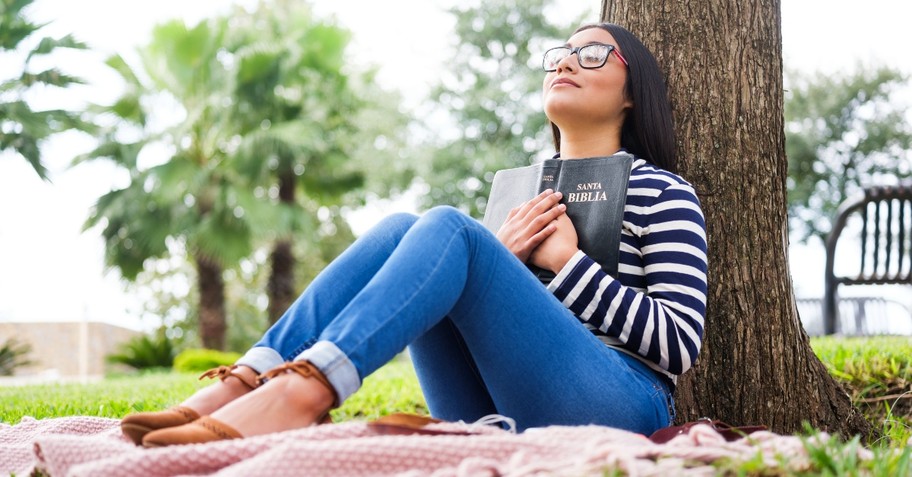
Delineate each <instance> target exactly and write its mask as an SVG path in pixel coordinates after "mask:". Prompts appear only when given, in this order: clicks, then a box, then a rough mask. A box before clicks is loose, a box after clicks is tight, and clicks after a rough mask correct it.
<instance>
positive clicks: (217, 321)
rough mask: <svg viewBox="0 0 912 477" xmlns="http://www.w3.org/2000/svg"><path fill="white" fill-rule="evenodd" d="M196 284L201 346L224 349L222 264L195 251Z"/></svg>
mask: <svg viewBox="0 0 912 477" xmlns="http://www.w3.org/2000/svg"><path fill="white" fill-rule="evenodd" d="M193 259H194V261H195V262H196V274H197V285H198V286H199V294H200V306H199V334H200V340H201V341H202V344H203V347H204V348H207V349H217V350H223V349H225V330H226V329H227V328H228V326H227V321H226V319H225V282H224V280H223V279H222V266H221V265H219V264H218V263H216V262H215V261H213V260H210V259H208V258H206V257H203V256H202V255H200V254H199V253H196V254H195V255H194V257H193Z"/></svg>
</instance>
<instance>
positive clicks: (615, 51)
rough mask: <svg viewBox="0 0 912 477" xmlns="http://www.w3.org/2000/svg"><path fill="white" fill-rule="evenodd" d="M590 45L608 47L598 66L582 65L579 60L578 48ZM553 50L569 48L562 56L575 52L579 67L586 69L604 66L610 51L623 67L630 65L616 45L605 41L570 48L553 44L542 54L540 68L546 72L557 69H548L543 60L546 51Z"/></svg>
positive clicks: (546, 53)
mask: <svg viewBox="0 0 912 477" xmlns="http://www.w3.org/2000/svg"><path fill="white" fill-rule="evenodd" d="M590 46H604V47H606V48H608V54H607V55H605V59H603V60H602V62H601V63H599V65H598V66H583V63H582V62H581V61H579V57H580V50H582V49H584V48H588V47H590ZM554 50H569V51H570V53H569V54H567V56H565V57H564V58H569V57H571V56H573V55H574V54H576V58H577V62H578V63H579V65H580V68H584V69H587V70H597V69H599V68H601V67H603V66H605V63H607V62H608V57H609V56H611V53H614V54H615V56H617V57H618V59H619V60H621V63H624V67H625V68H629V67H630V65H629V64H628V63H627V59H626V58H624V55H622V54H621V52H620V51H618V49H617V47H616V46H614V45H609V44H607V43H589V44H586V45H582V46H577V47H573V48H571V47H569V46H555V47H554V48H549V49H548V50H546V51H545V54H544V55H542V69H543V70H545V72H546V73H551V72H554V71H557V68H556V67H555V68H551V69H548V68H547V67H546V66H545V60H546V59H547V58H548V53H550V52H552V51H554ZM564 58H561V59H560V60H559V61H558V62H557V63H560V62H561V61H563V60H564ZM557 63H555V65H557Z"/></svg>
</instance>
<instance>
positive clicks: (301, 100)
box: [77, 0, 411, 346]
mask: <svg viewBox="0 0 912 477" xmlns="http://www.w3.org/2000/svg"><path fill="white" fill-rule="evenodd" d="M348 39H349V33H348V32H347V31H346V30H344V29H341V28H339V27H337V26H335V25H333V24H331V23H328V22H323V21H320V20H318V19H315V18H314V17H313V16H312V14H311V12H310V9H309V7H308V6H307V5H306V4H301V3H300V2H291V1H282V0H276V1H272V2H262V3H260V4H259V5H258V6H257V8H256V9H255V10H253V11H247V10H245V9H243V8H240V7H238V8H236V9H235V11H233V12H232V13H231V15H229V16H225V17H219V18H212V19H209V20H205V21H202V22H200V23H199V24H196V25H189V26H188V25H185V24H184V23H183V22H180V21H172V22H167V23H165V24H162V25H159V26H158V27H156V28H155V29H154V30H153V33H152V39H151V41H150V43H149V44H148V45H146V46H145V47H143V48H141V49H140V50H139V55H140V58H141V60H142V61H141V63H140V64H139V65H130V64H128V63H126V61H124V59H123V58H121V57H120V56H113V57H111V58H110V59H109V60H108V61H107V64H108V66H109V67H111V68H112V69H113V70H114V71H116V72H117V73H118V74H119V75H120V76H121V78H122V80H123V82H124V84H125V89H124V93H123V95H122V96H121V97H120V98H118V99H117V100H116V101H115V102H114V103H113V104H111V105H103V106H100V105H99V106H95V107H94V108H93V111H94V112H95V113H96V114H97V116H96V121H97V122H98V123H99V124H100V125H103V126H104V129H103V130H102V132H101V133H100V134H99V141H100V143H99V145H98V147H97V148H96V149H94V150H93V151H91V152H90V153H88V154H86V155H85V156H84V157H81V158H79V159H78V160H77V163H79V162H82V161H86V160H97V159H105V160H110V161H113V162H114V163H115V164H117V165H119V166H121V167H122V168H123V169H124V170H125V171H126V172H127V173H128V175H129V177H130V183H129V184H128V185H127V186H126V187H124V188H122V189H119V190H115V191H112V192H110V193H108V194H106V195H105V196H103V197H101V198H99V200H98V201H97V203H96V204H95V207H94V208H93V209H92V211H91V215H90V217H89V219H88V220H87V222H86V227H87V228H92V227H99V228H101V234H102V236H103V237H104V239H105V247H106V252H105V262H106V264H107V265H108V266H110V267H115V268H118V269H119V270H120V272H121V273H122V274H123V276H125V277H126V278H128V279H130V280H135V279H137V278H139V277H140V275H141V272H143V271H144V270H146V269H147V268H148V267H150V266H152V265H153V264H155V263H159V262H160V260H161V259H164V260H170V258H171V257H175V256H182V257H188V258H191V259H192V261H193V263H207V264H212V265H213V266H215V267H218V268H221V269H223V270H226V271H228V272H229V273H228V274H226V273H222V274H221V275H222V276H223V277H224V276H228V275H229V274H230V272H231V271H232V270H234V269H236V267H237V266H239V265H240V264H241V263H242V262H244V263H255V264H257V266H259V265H261V264H262V263H263V260H260V259H259V258H253V259H251V257H252V256H254V255H258V254H259V253H260V252H261V251H262V250H265V249H268V248H270V247H271V244H272V243H273V242H274V241H276V240H283V239H289V238H293V240H295V241H299V242H297V243H298V244H304V245H303V246H299V247H298V248H305V249H319V250H323V249H325V248H327V247H324V246H323V244H322V242H323V241H324V240H327V238H328V240H329V241H330V242H331V244H330V245H331V246H329V247H328V248H332V249H339V248H340V247H339V244H340V243H342V242H345V243H344V244H343V246H344V245H348V243H350V239H351V233H350V232H348V231H347V225H344V224H343V222H342V220H341V218H342V212H343V211H345V210H346V208H349V207H353V206H357V205H360V204H361V203H363V201H364V200H365V197H366V193H367V191H370V192H371V193H373V194H376V193H378V191H380V190H389V189H393V190H396V189H402V188H404V187H405V185H406V184H407V183H408V181H409V180H410V178H411V175H410V172H409V169H408V168H407V167H405V166H397V165H396V164H400V165H401V164H405V163H407V161H401V160H400V161H397V159H399V157H398V152H397V151H398V150H399V149H400V148H399V147H398V146H399V145H401V144H404V143H405V139H404V131H405V130H406V127H405V125H406V124H407V119H406V118H405V117H404V116H403V114H401V113H399V112H398V97H395V96H392V95H389V94H387V93H385V92H383V91H381V90H379V89H378V88H377V87H376V86H373V85H372V83H373V82H372V80H371V74H370V73H359V72H357V71H356V69H355V68H352V67H351V65H347V64H345V62H344V59H345V49H346V48H347V45H348ZM169 104H171V105H174V107H176V108H177V109H178V111H177V112H178V113H179V114H177V115H176V116H179V117H180V118H181V119H180V120H179V121H177V122H176V123H174V124H164V123H163V121H161V119H158V120H155V119H156V118H161V117H162V116H175V114H173V112H170V111H165V110H166V109H167V106H168V105H169ZM378 117H379V118H382V120H377V118H378ZM378 138H382V141H379V139H378ZM126 139H129V140H126ZM378 141H379V143H383V144H384V145H385V147H384V148H379V149H375V150H370V149H369V147H367V146H366V145H373V144H375V143H378ZM163 151H164V153H163ZM150 156H155V159H154V160H152V161H150V160H148V159H144V160H140V157H145V158H148V157H150ZM378 163H380V164H384V167H382V168H377V167H376V164H378ZM387 164H390V167H386V165H387ZM375 171H379V172H376V173H375ZM327 231H334V232H338V233H337V234H335V235H330V234H328V233H327ZM296 245H297V244H296ZM308 259H309V260H308V262H311V261H312V262H318V263H319V262H322V256H320V257H317V256H308ZM311 259H313V260H311ZM243 275H249V272H244V273H243ZM198 276H199V277H200V278H199V279H200V280H201V282H200V283H198V287H199V288H200V289H206V290H212V289H214V288H217V285H218V284H212V285H213V286H204V283H203V282H202V280H210V279H209V278H207V277H210V276H218V274H209V275H206V274H202V273H199V274H198ZM235 276H236V274H235ZM147 278H148V277H147ZM287 281H291V280H290V279H289V280H287ZM209 283H210V282H209V281H207V282H206V284H209ZM263 283H265V282H263ZM247 285H248V286H250V285H251V284H250V283H247ZM242 294H243V295H245V297H244V298H243V300H246V302H247V303H255V304H256V306H253V307H249V306H248V307H245V308H244V309H243V310H241V311H239V312H237V313H235V312H234V311H232V310H231V309H230V308H229V309H228V316H227V317H226V321H228V322H231V321H232V320H234V321H238V320H241V322H243V323H245V324H248V325H249V324H252V323H253V321H255V320H254V318H255V317H254V316H252V314H255V313H256V312H257V310H262V307H261V306H259V301H260V296H261V295H257V296H255V297H253V296H248V294H246V293H242ZM185 295H188V294H185ZM197 298H199V300H200V306H203V305H202V303H211V301H207V300H206V297H202V296H199V294H197ZM249 299H251V300H252V301H250V300H249ZM214 300H215V299H213V300H212V301H214ZM231 300H237V299H236V298H230V297H229V301H231ZM167 301H168V302H173V300H170V299H167ZM152 308H160V309H163V310H165V311H166V310H167V308H166V307H164V306H158V305H155V306H152ZM211 309H213V310H216V309H221V308H220V307H215V306H212V307H211ZM183 315H184V316H185V317H188V318H193V317H194V316H197V315H198V313H197V311H196V310H189V311H186V312H184V313H183ZM256 328H257V327H256V326H247V329H250V330H253V329H256ZM260 329H262V328H260ZM207 333H208V331H207V330H204V329H202V328H201V329H200V331H199V334H198V335H199V337H200V338H203V339H204V341H205V340H206V338H207ZM231 333H233V332H231ZM229 339H230V340H231V341H232V342H233V343H234V344H233V345H232V346H234V345H238V344H240V343H242V342H249V341H250V340H249V339H248V337H247V336H246V334H244V335H243V336H238V334H237V333H234V335H233V336H229ZM220 341H221V340H210V341H209V342H210V343H212V342H220Z"/></svg>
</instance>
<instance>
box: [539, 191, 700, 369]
mask: <svg viewBox="0 0 912 477" xmlns="http://www.w3.org/2000/svg"><path fill="white" fill-rule="evenodd" d="M655 192H656V194H657V195H654V196H653V197H650V198H649V200H648V201H646V202H645V203H641V204H639V205H637V206H633V207H631V206H630V200H631V198H630V197H628V207H627V208H626V209H625V221H628V220H630V222H632V224H631V227H632V229H633V230H634V231H633V233H632V236H631V237H625V239H628V240H625V241H624V242H631V243H633V244H635V247H636V248H638V249H639V250H638V251H637V250H634V252H637V255H639V257H641V258H638V261H640V262H641V263H642V273H643V276H642V277H636V278H637V281H638V282H639V284H640V285H644V288H641V287H639V286H632V285H627V286H625V285H624V284H623V283H622V282H621V281H620V280H617V279H615V278H613V277H611V276H610V275H608V274H606V273H605V272H604V271H603V270H602V269H601V267H600V266H599V265H598V264H597V263H596V262H595V261H594V260H592V259H591V258H589V257H588V256H587V255H585V254H584V253H583V252H577V254H576V255H574V257H573V258H572V259H571V260H570V261H569V262H568V263H567V265H566V266H564V268H563V269H562V270H561V271H560V273H558V275H557V277H555V279H554V281H552V282H551V284H550V285H549V287H548V288H549V289H550V290H552V292H553V293H554V295H555V296H556V297H557V298H558V299H559V300H561V302H562V303H563V304H564V305H565V306H567V308H569V309H570V310H571V311H572V312H573V313H574V314H575V315H576V316H577V317H578V318H579V319H580V320H581V321H583V322H584V323H588V324H589V325H590V326H592V327H594V328H595V329H597V330H598V332H600V333H603V334H605V335H606V336H607V337H608V338H609V339H610V340H611V342H616V343H617V345H618V346H621V347H623V348H625V349H626V350H628V351H631V352H633V353H636V354H637V355H639V356H642V357H643V358H644V359H646V360H647V361H650V362H652V363H655V364H656V365H658V366H659V367H660V368H661V369H663V370H665V371H667V372H668V373H669V374H672V375H680V374H682V373H684V371H686V370H687V369H689V368H690V367H691V366H692V365H693V363H694V361H695V360H696V358H697V354H698V353H699V352H700V345H701V342H702V338H703V323H704V316H705V314H706V270H707V262H706V225H705V222H704V218H703V212H702V210H701V209H700V203H699V200H698V199H697V196H696V193H695V192H694V190H693V188H692V187H691V186H690V185H689V184H686V183H678V184H670V185H667V187H665V188H664V189H663V190H661V191H659V190H656V191H655ZM634 200H635V199H634ZM628 217H629V219H628ZM627 246H628V247H629V244H627ZM624 247H625V245H624V244H622V248H621V261H622V263H621V270H620V272H621V274H622V275H623V273H624V270H623V268H624V263H623V261H624V259H625V250H624ZM626 254H628V256H632V255H630V254H631V251H630V250H628V251H626Z"/></svg>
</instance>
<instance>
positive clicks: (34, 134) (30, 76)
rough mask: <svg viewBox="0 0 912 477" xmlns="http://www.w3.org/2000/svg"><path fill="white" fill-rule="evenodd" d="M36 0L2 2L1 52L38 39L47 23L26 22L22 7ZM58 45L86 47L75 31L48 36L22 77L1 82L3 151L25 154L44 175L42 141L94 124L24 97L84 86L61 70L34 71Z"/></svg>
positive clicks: (32, 53)
mask: <svg viewBox="0 0 912 477" xmlns="http://www.w3.org/2000/svg"><path fill="white" fill-rule="evenodd" d="M32 2H33V0H0V54H6V53H15V52H20V51H21V50H22V49H24V48H26V45H27V44H29V43H32V42H34V37H35V35H36V34H37V33H38V32H39V30H41V28H42V27H43V26H44V25H39V24H35V23H32V22H30V21H29V20H27V19H26V18H25V16H24V14H23V11H24V10H25V8H26V7H28V6H29V5H30V4H31V3H32ZM58 48H73V49H84V48H85V45H84V44H83V43H81V42H79V41H76V40H75V39H74V38H73V37H72V36H71V35H66V36H64V37H62V38H59V39H54V38H50V37H44V38H41V39H40V40H38V43H37V45H35V46H34V47H32V48H31V49H30V50H29V51H28V53H27V54H26V57H25V62H24V65H23V67H22V73H21V74H19V76H18V77H16V78H13V79H8V80H5V81H3V82H0V153H2V152H4V151H7V150H10V151H12V152H14V153H16V154H17V155H19V156H22V157H23V158H25V160H26V161H28V162H29V164H31V166H32V168H33V169H34V170H35V172H36V173H37V174H38V176H39V177H41V178H42V179H45V180H47V179H48V170H47V168H46V167H45V165H44V164H43V163H42V161H41V152H40V145H41V142H42V141H43V140H44V139H46V138H48V137H49V136H51V135H53V134H55V133H58V132H62V131H65V130H67V129H73V128H76V129H82V130H88V129H89V128H90V127H89V125H88V124H86V123H85V122H83V121H82V120H81V119H80V117H79V115H78V114H77V113H75V112H71V111H65V110H62V109H49V110H44V111H35V110H33V109H32V107H31V106H30V105H29V104H28V103H27V102H26V101H25V99H24V97H25V96H26V94H27V93H28V92H29V91H30V90H32V89H33V88H36V87H46V86H51V87H56V88H67V87H69V86H71V85H74V84H81V83H82V80H80V79H79V78H76V77H73V76H69V75H67V74H65V73H63V72H61V71H60V70H58V69H57V68H49V69H46V70H43V71H38V72H32V71H31V70H32V68H31V67H30V66H31V60H32V59H33V58H36V57H42V56H46V55H49V54H52V53H54V52H55V51H56V50H57V49H58Z"/></svg>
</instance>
